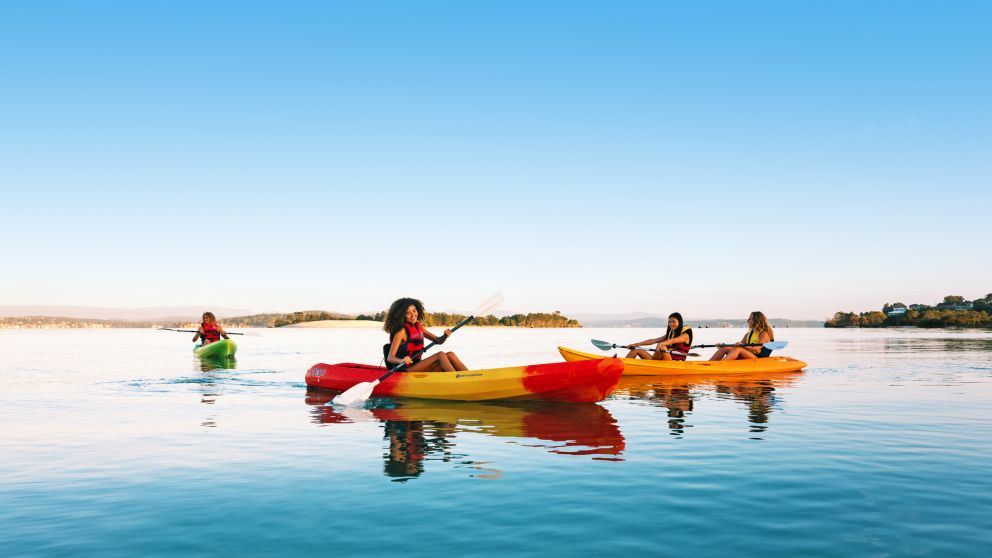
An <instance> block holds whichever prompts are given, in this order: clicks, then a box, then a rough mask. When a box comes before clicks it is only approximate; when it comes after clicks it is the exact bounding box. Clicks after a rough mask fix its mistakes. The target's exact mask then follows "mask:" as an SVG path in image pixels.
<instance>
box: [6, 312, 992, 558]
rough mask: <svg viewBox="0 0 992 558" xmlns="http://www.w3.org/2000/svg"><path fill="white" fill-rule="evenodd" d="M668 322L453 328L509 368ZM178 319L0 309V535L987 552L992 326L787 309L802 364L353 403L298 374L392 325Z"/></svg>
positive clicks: (199, 541) (76, 545) (206, 550)
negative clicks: (143, 326)
mask: <svg viewBox="0 0 992 558" xmlns="http://www.w3.org/2000/svg"><path fill="white" fill-rule="evenodd" d="M656 333H657V332H655V331H654V330H633V329H603V330H597V329H570V330H521V329H499V328H466V329H464V330H460V331H459V332H458V333H457V334H456V336H455V337H454V338H453V339H452V340H451V342H450V343H449V344H448V345H446V347H445V348H446V349H447V350H454V351H457V352H458V353H459V355H460V356H461V357H462V358H463V360H465V361H466V362H467V363H469V364H470V365H472V366H473V367H492V366H503V365H515V364H522V363H536V362H554V361H557V360H560V357H559V356H558V354H557V351H556V346H557V345H560V344H561V345H569V346H572V347H575V348H579V349H582V350H589V351H590V352H592V351H594V349H592V346H591V345H590V344H589V339H590V338H592V337H595V338H601V339H608V340H615V341H617V342H629V341H632V340H638V339H643V338H646V337H650V336H653V335H655V334H656ZM696 334H697V342H706V343H711V342H717V341H727V340H735V339H736V338H739V337H740V335H741V334H742V331H740V330H720V329H701V330H698V331H697V332H696ZM187 337H188V336H187V335H185V334H177V333H170V332H162V331H153V330H52V331H44V330H31V331H28V330H23V331H21V330H6V331H0V381H2V384H0V452H2V455H3V459H2V460H0V525H2V526H3V529H0V555H2V556H57V555H100V556H117V555H120V556H134V555H144V556H149V555H155V556H187V555H200V556H205V555H234V554H237V555H247V556H262V555H271V554H276V553H289V554H294V555H295V554H301V555H302V554H311V553H324V554H341V553H359V552H363V553H366V552H376V553H382V554H385V553H402V554H403V555H407V556H410V555H414V556H418V555H424V556H434V555H437V554H439V553H457V554H458V555H501V554H505V553H507V552H514V553H519V554H527V555H539V554H547V553H562V554H565V553H568V554H578V553H596V554H619V553H633V554H639V555H652V556H654V555H695V556H726V555H741V554H744V555H759V554H760V555H767V556H796V555H811V556H850V555H858V556H979V555H982V556H984V555H986V554H987V553H988V552H989V550H990V549H992V535H990V533H992V531H990V527H992V522H990V519H989V518H990V517H992V443H990V440H992V426H990V425H992V421H990V419H992V411H990V403H992V335H990V334H989V333H988V332H982V331H933V330H874V331H872V330H826V329H780V330H778V332H777V338H780V339H785V340H788V341H789V342H790V346H789V348H788V349H787V350H786V351H783V354H788V355H792V356H796V357H798V358H802V359H803V360H806V361H807V362H809V364H810V366H809V368H808V369H807V371H806V372H804V373H801V374H780V375H771V376H769V375H764V376H762V375H749V376H738V377H734V376H726V377H682V378H668V379H666V378H625V379H624V381H623V382H622V383H621V385H620V387H619V388H618V390H617V393H616V394H615V395H614V396H612V397H611V398H610V399H608V400H607V401H605V402H603V403H601V404H594V405H581V404H579V405H569V404H547V403H545V404H541V403H529V404H522V403H517V404H492V403H455V402H423V401H414V400H388V399H379V400H375V401H373V402H372V405H371V406H370V408H369V409H364V410H356V411H347V412H338V411H335V410H334V409H333V408H329V407H325V406H323V405H322V404H323V403H324V402H325V401H326V400H327V398H328V397H329V395H328V394H324V393H320V392H308V391H307V389H306V386H305V384H304V383H303V375H304V373H305V371H306V370H307V368H308V367H309V366H310V365H312V364H313V363H315V362H341V361H352V362H373V361H374V360H375V359H377V358H378V357H379V355H380V354H381V353H379V347H380V346H381V343H382V337H383V334H382V333H381V332H376V331H368V330H308V329H286V330H263V331H261V332H260V333H259V334H258V335H254V336H245V337H242V338H237V341H238V342H239V345H240V348H239V351H238V358H237V360H236V361H235V362H233V363H211V362H201V361H199V360H197V359H195V358H194V357H193V356H192V354H191V352H190V344H189V343H188V339H187Z"/></svg>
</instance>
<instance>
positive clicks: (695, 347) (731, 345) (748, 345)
mask: <svg viewBox="0 0 992 558" xmlns="http://www.w3.org/2000/svg"><path fill="white" fill-rule="evenodd" d="M765 345H766V343H717V344H716V345H693V346H692V348H693V349H707V348H710V347H764V346H765Z"/></svg>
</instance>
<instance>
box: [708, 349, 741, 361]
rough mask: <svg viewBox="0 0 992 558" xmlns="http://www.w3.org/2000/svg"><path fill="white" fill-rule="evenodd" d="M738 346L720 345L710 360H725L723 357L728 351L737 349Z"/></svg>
mask: <svg viewBox="0 0 992 558" xmlns="http://www.w3.org/2000/svg"><path fill="white" fill-rule="evenodd" d="M736 348H737V347H720V348H719V349H717V350H716V352H715V353H713V356H711V357H710V360H723V357H725V356H727V353H729V352H731V351H733V350H735V349H736Z"/></svg>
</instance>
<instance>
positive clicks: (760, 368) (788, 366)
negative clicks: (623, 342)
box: [558, 347, 806, 376]
mask: <svg viewBox="0 0 992 558" xmlns="http://www.w3.org/2000/svg"><path fill="white" fill-rule="evenodd" d="M558 352H560V353H561V356H562V357H564V359H565V361H566V362H581V361H587V360H596V359H601V358H603V356H602V355H595V354H592V353H584V352H582V351H576V350H575V349H569V348H567V347H558ZM620 360H622V361H623V365H624V366H623V375H624V376H667V375H673V376H681V375H686V374H711V375H715V374H754V373H773V374H774V373H779V372H798V371H800V370H802V369H803V368H806V363H805V362H803V361H801V360H797V359H794V358H792V357H785V356H770V357H768V358H757V359H746V360H718V361H708V360H685V361H678V360H645V359H640V358H623V359H620Z"/></svg>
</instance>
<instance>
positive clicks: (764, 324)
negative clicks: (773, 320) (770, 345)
mask: <svg viewBox="0 0 992 558" xmlns="http://www.w3.org/2000/svg"><path fill="white" fill-rule="evenodd" d="M747 325H748V327H750V328H751V330H752V331H754V332H755V333H756V334H757V335H761V333H762V332H765V331H767V332H768V336H769V337H771V338H772V341H774V340H775V332H774V331H773V330H772V326H771V324H769V323H768V318H766V317H765V315H764V314H762V313H761V312H758V311H757V310H755V311H754V312H751V315H750V316H748V317H747Z"/></svg>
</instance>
